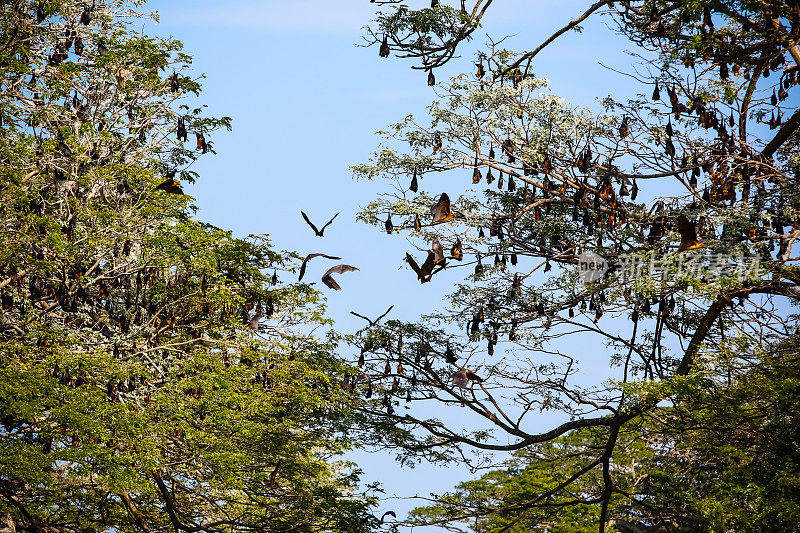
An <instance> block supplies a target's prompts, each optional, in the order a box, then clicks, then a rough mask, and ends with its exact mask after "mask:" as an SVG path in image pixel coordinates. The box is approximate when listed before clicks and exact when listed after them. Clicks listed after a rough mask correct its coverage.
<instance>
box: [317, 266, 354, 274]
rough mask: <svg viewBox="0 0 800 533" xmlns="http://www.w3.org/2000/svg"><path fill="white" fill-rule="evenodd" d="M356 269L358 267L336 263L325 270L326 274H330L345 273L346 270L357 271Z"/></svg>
mask: <svg viewBox="0 0 800 533" xmlns="http://www.w3.org/2000/svg"><path fill="white" fill-rule="evenodd" d="M356 270H358V269H357V268H356V267H354V266H351V265H336V266H334V267H331V268H329V269H328V271H327V272H325V275H326V276H330V275H331V274H344V273H345V272H355V271H356Z"/></svg>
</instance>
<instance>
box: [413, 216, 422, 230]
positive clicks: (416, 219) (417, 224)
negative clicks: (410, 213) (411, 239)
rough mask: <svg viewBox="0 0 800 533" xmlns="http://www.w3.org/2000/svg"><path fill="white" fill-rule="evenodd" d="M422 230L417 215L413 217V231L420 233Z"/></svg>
mask: <svg viewBox="0 0 800 533" xmlns="http://www.w3.org/2000/svg"><path fill="white" fill-rule="evenodd" d="M421 229H422V221H420V219H419V215H414V230H415V231H420V230H421Z"/></svg>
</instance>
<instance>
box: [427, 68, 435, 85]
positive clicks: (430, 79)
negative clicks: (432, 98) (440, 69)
mask: <svg viewBox="0 0 800 533" xmlns="http://www.w3.org/2000/svg"><path fill="white" fill-rule="evenodd" d="M428 85H430V86H431V87H433V86H434V85H436V76H434V75H433V70H431V71H430V72H428Z"/></svg>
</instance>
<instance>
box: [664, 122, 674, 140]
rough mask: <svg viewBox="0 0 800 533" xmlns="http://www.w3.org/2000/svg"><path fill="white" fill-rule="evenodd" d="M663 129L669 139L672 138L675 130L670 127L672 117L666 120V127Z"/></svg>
mask: <svg viewBox="0 0 800 533" xmlns="http://www.w3.org/2000/svg"><path fill="white" fill-rule="evenodd" d="M665 131H666V132H667V137H669V138H670V139H671V138H672V134H673V133H675V131H674V130H673V129H672V119H668V120H667V127H666V129H665Z"/></svg>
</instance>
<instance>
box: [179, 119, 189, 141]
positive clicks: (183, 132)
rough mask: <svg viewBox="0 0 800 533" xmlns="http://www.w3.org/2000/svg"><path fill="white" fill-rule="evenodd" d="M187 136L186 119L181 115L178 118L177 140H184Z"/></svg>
mask: <svg viewBox="0 0 800 533" xmlns="http://www.w3.org/2000/svg"><path fill="white" fill-rule="evenodd" d="M188 138H189V136H188V133H186V121H185V120H184V119H183V117H180V118H179V119H178V140H179V141H182V142H186V141H187V140H188Z"/></svg>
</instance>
